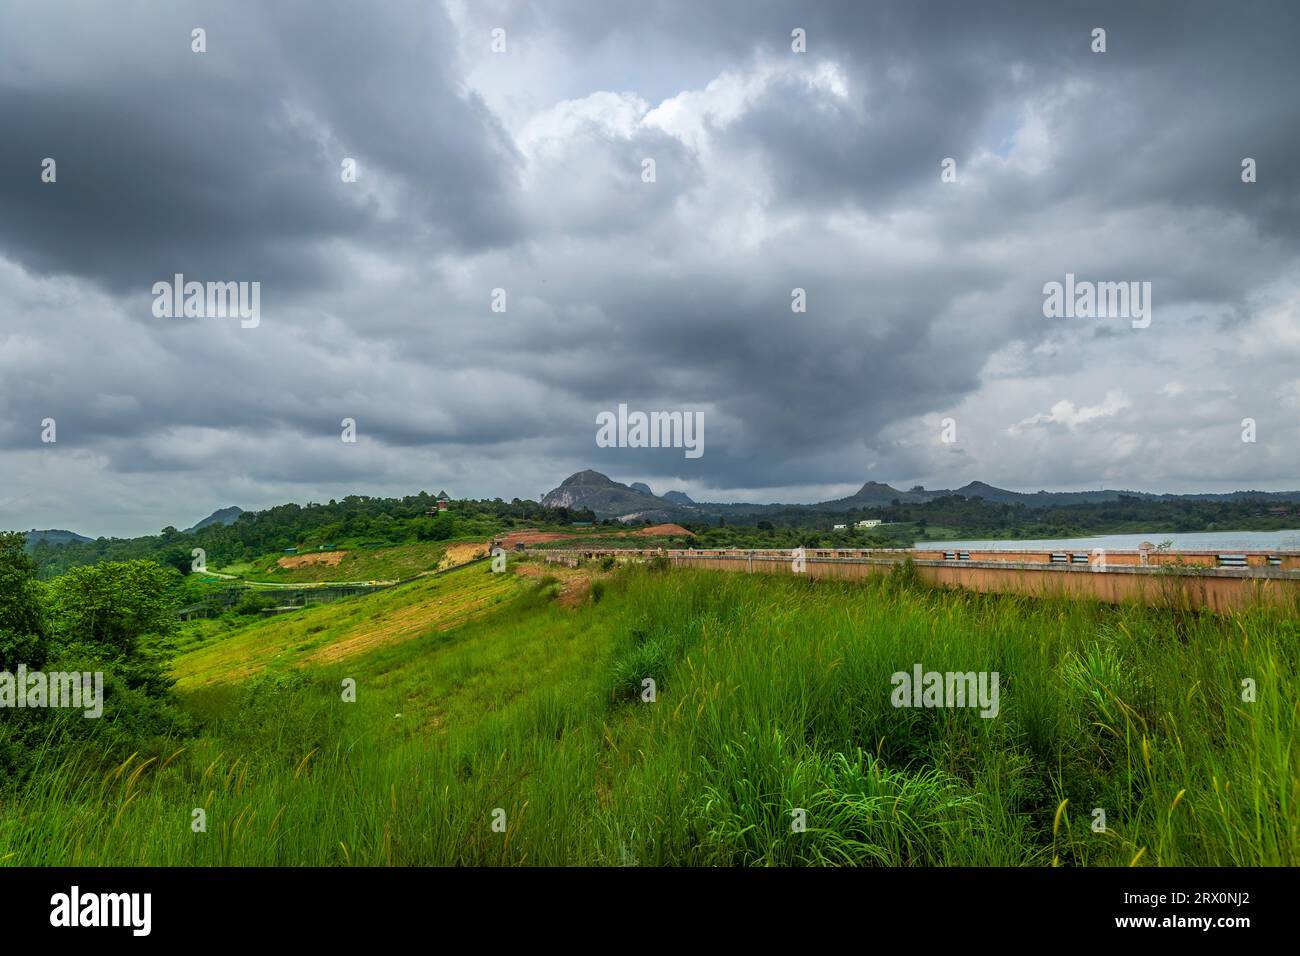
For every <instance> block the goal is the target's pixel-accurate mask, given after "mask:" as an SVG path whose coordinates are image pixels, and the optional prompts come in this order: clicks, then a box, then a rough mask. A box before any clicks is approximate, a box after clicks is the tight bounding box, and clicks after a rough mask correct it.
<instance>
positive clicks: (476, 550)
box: [438, 544, 488, 571]
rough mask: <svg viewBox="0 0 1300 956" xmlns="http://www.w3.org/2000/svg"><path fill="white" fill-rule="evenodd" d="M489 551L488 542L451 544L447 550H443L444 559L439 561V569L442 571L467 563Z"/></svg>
mask: <svg viewBox="0 0 1300 956" xmlns="http://www.w3.org/2000/svg"><path fill="white" fill-rule="evenodd" d="M487 553H488V546H487V545H486V544H449V545H447V550H446V551H445V552H443V555H442V559H441V560H440V561H439V562H438V570H439V571H442V570H443V569H445V568H451V567H455V566H456V565H458V564H465V563H466V562H468V561H473V560H474V559H475V558H480V557H482V556H483V555H485V554H487Z"/></svg>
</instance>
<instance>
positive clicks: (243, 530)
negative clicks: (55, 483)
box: [31, 492, 596, 579]
mask: <svg viewBox="0 0 1300 956" xmlns="http://www.w3.org/2000/svg"><path fill="white" fill-rule="evenodd" d="M436 503H437V502H436V498H435V496H433V495H430V494H428V493H427V492H420V494H418V495H408V496H406V497H404V498H372V497H369V496H366V495H349V496H348V497H346V498H343V499H341V500H338V501H334V500H331V501H330V502H329V503H328V504H318V503H311V504H307V505H297V504H286V505H278V506H276V507H274V508H268V509H266V510H265V511H258V512H245V513H243V514H242V515H240V516H239V518H238V519H237V520H236V521H235V522H234V523H233V524H229V525H215V524H214V525H209V526H208V527H206V528H201V529H199V530H198V531H194V532H185V531H178V530H177V529H176V528H173V527H167V528H164V529H163V530H162V531H161V532H159V533H158V534H156V535H145V536H143V537H139V538H98V539H96V540H94V541H88V542H70V543H68V544H61V545H51V544H48V543H46V542H40V543H38V544H36V545H35V546H34V547H33V548H32V551H31V553H32V557H33V559H34V560H35V561H36V564H37V567H38V568H39V572H40V577H41V578H43V579H50V578H54V577H56V576H58V575H60V574H63V573H64V572H65V571H67V570H68V569H69V568H73V567H78V566H82V565H90V564H96V563H98V562H100V561H123V560H131V559H149V560H152V561H156V562H157V563H159V564H161V565H164V566H166V567H170V568H174V569H176V570H177V571H180V572H181V573H182V574H188V573H189V571H190V569H191V567H192V566H193V561H194V558H193V551H194V549H195V548H201V549H203V551H204V555H205V557H206V559H207V564H208V566H210V567H221V566H223V565H226V564H230V563H232V562H236V561H241V560H250V559H252V558H256V557H259V556H260V555H264V554H268V553H272V552H276V551H283V550H285V549H286V548H313V549H315V548H320V547H323V546H343V545H345V544H346V545H348V546H352V547H358V546H361V547H366V546H370V547H378V546H383V545H394V544H403V543H406V542H408V541H416V540H433V541H438V540H448V539H451V538H461V537H483V538H486V537H490V536H491V535H493V534H496V533H497V532H499V531H501V530H503V529H505V528H510V527H518V526H523V525H533V524H558V525H564V524H569V523H570V522H574V521H586V522H594V521H595V520H596V516H595V515H594V514H592V512H591V511H588V510H582V511H579V510H570V509H568V508H544V507H542V506H541V505H540V504H538V503H537V502H535V501H523V500H520V499H518V498H515V499H514V500H512V501H508V502H507V501H503V500H501V499H500V498H496V499H492V500H483V501H453V502H451V503H450V505H449V507H448V510H447V511H445V512H442V513H441V514H437V515H436V516H432V517H430V516H428V515H427V514H426V513H427V512H429V511H432V510H434V509H435V507H436Z"/></svg>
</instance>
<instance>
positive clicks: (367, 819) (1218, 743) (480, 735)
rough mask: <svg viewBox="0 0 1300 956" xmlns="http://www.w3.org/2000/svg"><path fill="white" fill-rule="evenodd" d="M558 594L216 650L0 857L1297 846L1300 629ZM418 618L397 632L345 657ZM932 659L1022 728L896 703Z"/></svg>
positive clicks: (1030, 608) (295, 623) (874, 603)
mask: <svg viewBox="0 0 1300 956" xmlns="http://www.w3.org/2000/svg"><path fill="white" fill-rule="evenodd" d="M545 570H546V569H545V568H542V569H540V571H539V573H543V574H544V573H545ZM507 581H508V582H510V583H509V584H508V585H507V584H506V582H507ZM483 587H488V588H497V587H501V588H507V590H503V591H501V592H500V593H499V594H496V595H494V597H500V598H501V600H500V603H498V604H497V605H496V607H495V609H488V611H487V612H486V613H485V614H484V615H483V616H481V617H478V618H477V619H475V620H469V621H466V622H465V623H460V624H457V625H456V626H452V627H451V628H450V629H440V623H448V622H449V619H441V620H440V619H438V618H437V605H436V602H437V601H438V600H444V601H453V600H457V601H459V600H465V599H470V600H472V598H470V595H471V594H472V593H473V592H474V590H475V589H478V588H483ZM425 589H427V590H425ZM558 591H559V582H557V581H552V580H551V579H549V578H548V577H541V578H536V577H534V578H532V579H530V580H529V581H523V580H518V579H514V578H513V576H504V575H491V574H489V573H487V572H486V571H485V570H484V569H483V568H482V566H476V567H473V568H468V569H464V570H462V571H457V572H454V573H452V574H449V575H447V576H445V577H444V578H442V579H438V580H437V581H436V582H434V581H430V582H419V583H417V584H413V585H408V586H407V587H406V588H403V589H397V590H394V591H390V592H386V593H385V594H381V595H378V596H374V597H370V598H366V599H360V600H357V601H354V602H345V603H343V604H338V605H331V606H328V607H324V608H320V609H317V610H313V611H310V612H306V613H307V615H309V616H303V617H297V618H292V619H284V620H280V621H272V622H267V623H262V624H258V625H256V626H255V627H253V628H250V629H249V630H248V631H247V632H235V633H234V634H232V635H230V636H228V637H226V638H225V639H224V640H223V641H222V643H221V644H217V645H215V646H213V647H211V648H203V649H200V650H198V651H194V652H191V653H190V654H187V655H186V656H183V657H181V658H180V659H179V660H178V661H177V663H176V672H177V673H178V674H179V675H180V676H181V681H182V688H183V691H182V699H183V700H184V702H185V705H186V708H187V710H188V711H189V712H190V714H192V715H193V719H194V720H195V721H196V722H197V723H198V730H197V732H196V733H195V734H194V735H192V736H190V737H185V738H182V737H174V738H172V739H170V740H160V741H158V743H157V744H156V745H155V746H154V747H153V748H152V749H150V750H144V751H142V752H141V753H140V754H138V755H131V754H124V753H120V752H118V753H117V755H116V757H115V759H114V761H112V762H107V763H106V762H105V761H104V760H103V759H102V758H101V759H95V757H94V755H90V754H85V755H82V756H80V757H78V758H76V759H72V758H68V757H64V756H59V757H58V759H55V758H54V757H53V756H52V757H51V759H50V760H49V761H48V762H46V763H44V764H43V765H42V767H41V772H40V773H39V774H38V775H36V777H35V778H34V779H33V780H32V781H31V782H30V783H29V784H28V785H26V786H24V787H23V788H22V789H21V790H20V791H18V792H16V793H14V794H12V795H11V796H10V797H9V798H7V799H6V800H5V802H4V804H3V806H0V860H4V861H7V862H10V863H16V864H44V863H84V864H111V863H119V864H149V865H174V864H175V865H179V864H197V865H208V864H229V865H241V864H284V865H291V864H292V865H302V864H319V865H407V864H601V865H619V864H633V863H636V864H642V865H646V864H699V865H715V864H722V865H730V864H742V865H765V864H813V865H816V864H864V865H871V864H890V865H951V864H1015V865H1050V864H1052V863H1059V864H1062V865H1095V864H1108V865H1126V864H1128V863H1130V862H1137V863H1138V864H1139V865H1142V864H1163V865H1261V864H1274V865H1295V864H1296V863H1297V862H1300V858H1298V854H1300V814H1298V812H1297V806H1298V804H1297V800H1298V799H1300V767H1298V763H1300V754H1297V752H1296V750H1295V748H1294V746H1293V741H1294V740H1295V739H1297V736H1298V734H1297V732H1298V731H1300V727H1298V726H1297V722H1298V720H1300V718H1298V717H1297V707H1296V688H1297V687H1298V686H1300V679H1298V678H1300V661H1298V660H1297V655H1298V651H1297V647H1298V646H1300V645H1298V642H1297V640H1296V639H1297V637H1298V636H1300V625H1298V624H1297V621H1296V620H1295V619H1294V618H1289V617H1286V616H1283V615H1280V614H1277V613H1274V612H1266V611H1257V612H1251V613H1249V614H1244V615H1241V616H1239V617H1236V618H1231V619H1223V618H1217V617H1214V616H1212V615H1208V614H1197V615H1189V614H1181V613H1178V612H1174V611H1167V610H1155V609H1148V608H1138V607H1118V608H1116V607H1106V606H1102V605H1097V604H1091V603H1084V602H1066V601H1046V602H1045V601H1039V600H1034V599H1029V598H1022V597H1014V596H995V595H974V594H964V593H959V592H940V591H931V590H928V589H925V588H923V587H920V586H918V585H917V584H916V583H915V582H914V581H908V580H905V579H904V576H899V577H898V578H896V579H892V580H891V579H878V580H874V581H869V582H854V583H844V584H840V583H834V582H827V581H816V582H813V581H804V580H798V579H793V578H790V579H786V578H767V577H764V578H755V577H749V576H745V575H727V574H723V573H708V572H698V571H671V572H664V571H656V570H654V569H651V568H625V569H623V570H620V571H618V572H617V573H615V574H614V575H613V576H612V577H609V578H607V579H601V580H597V581H596V582H595V583H594V584H593V585H592V587H591V590H590V591H589V592H588V595H587V597H586V598H585V600H584V601H583V603H582V604H581V605H580V606H578V607H576V608H573V607H570V606H568V604H569V603H570V602H564V601H559V600H555V598H556V597H557V595H558ZM383 602H389V603H383ZM430 603H434V608H433V609H432V610H429V609H427V606H428V605H429V604H430ZM424 613H430V614H432V615H433V616H432V617H430V618H429V619H428V620H427V621H426V620H422V621H421V623H420V624H419V625H418V626H414V627H412V628H411V630H410V631H409V632H408V633H407V634H406V639H404V640H392V641H376V642H373V643H371V644H369V645H367V646H364V647H361V648H359V649H358V653H355V654H352V655H349V656H345V657H339V658H336V659H330V658H329V657H328V655H325V654H323V653H322V652H323V651H324V650H325V649H326V648H328V647H331V646H338V645H339V644H341V643H346V642H347V641H348V640H349V639H350V637H351V636H355V635H356V634H358V633H360V630H359V629H361V628H364V627H367V626H372V627H375V628H379V629H384V628H391V627H393V626H394V622H397V621H400V620H401V619H402V615H403V614H424ZM318 625H324V627H323V629H322V630H319V631H316V632H314V633H313V632H312V631H311V628H313V627H315V626H318ZM304 628H305V629H304ZM232 642H241V643H232ZM223 645H228V649H226V648H225V647H223ZM250 657H251V659H253V660H256V661H260V662H262V663H263V664H264V666H263V667H262V668H261V669H260V670H258V671H257V673H256V674H255V675H253V676H251V677H245V675H244V674H243V673H241V672H240V670H239V668H240V666H241V662H242V661H245V660H248V659H250ZM917 662H920V663H922V664H923V665H924V667H925V669H927V670H939V671H946V670H956V671H970V670H975V671H983V670H990V671H992V670H996V671H998V672H999V674H1000V675H1001V702H1000V704H1001V706H1000V712H999V715H998V716H997V717H995V718H991V719H984V718H981V717H980V716H979V715H978V713H976V712H972V711H970V710H965V709H960V710H959V709H948V710H926V709H911V708H902V709H896V708H894V707H893V706H892V705H891V703H890V692H891V690H892V685H891V680H890V676H891V674H893V673H894V672H896V671H908V670H910V669H911V668H912V666H913V665H914V664H915V663H917ZM215 675H221V677H222V679H221V680H220V681H216V680H213V679H211V678H213V677H214V676H215ZM646 677H650V678H652V679H653V680H655V682H656V685H657V697H656V700H655V702H653V703H647V702H643V700H642V698H641V689H642V681H643V680H644V678H646ZM1247 677H1248V678H1251V679H1253V680H1254V681H1255V683H1256V688H1257V699H1256V700H1255V702H1253V703H1246V702H1244V701H1243V700H1242V697H1241V695H1242V691H1241V687H1242V680H1243V678H1247ZM349 679H351V680H354V681H355V682H356V688H357V691H356V701H355V703H347V702H345V701H344V700H343V695H342V693H341V688H342V687H344V682H345V681H346V680H349ZM195 808H200V809H203V810H204V811H205V812H206V821H207V830H206V832H204V833H196V832H194V830H193V828H192V820H193V818H194V817H193V810H194V809H195ZM1094 808H1101V809H1103V810H1104V811H1105V813H1106V822H1107V828H1106V830H1105V831H1104V832H1094V831H1093V829H1092V827H1091V824H1092V822H1093V819H1094V817H1093V811H1094ZM796 809H803V810H805V811H806V813H807V830H806V832H801V833H798V832H792V830H791V821H792V819H793V818H792V816H791V813H792V811H793V810H796ZM498 810H500V811H502V812H503V813H504V820H505V830H504V832H497V831H496V830H494V828H493V822H494V819H500V817H499V816H494V814H495V812H496V811H498Z"/></svg>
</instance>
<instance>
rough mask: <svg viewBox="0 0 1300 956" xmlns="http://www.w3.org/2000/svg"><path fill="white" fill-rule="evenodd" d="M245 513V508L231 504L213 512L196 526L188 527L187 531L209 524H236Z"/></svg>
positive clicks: (199, 528)
mask: <svg viewBox="0 0 1300 956" xmlns="http://www.w3.org/2000/svg"><path fill="white" fill-rule="evenodd" d="M243 513H244V509H243V508H237V507H235V506H234V505H231V506H230V507H229V508H222V509H221V510H220V511H214V512H212V514H210V515H208V516H207V517H206V518H204V519H203V520H202V521H200V522H199V523H198V524H196V525H195V526H194V527H192V528H186V529H185V531H186V533H187V534H188V533H189V532H191V531H200V530H202V529H203V528H206V527H208V525H213V524H222V525H225V524H234V523H235V522H236V521H238V520H239V516H240V515H242V514H243Z"/></svg>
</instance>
